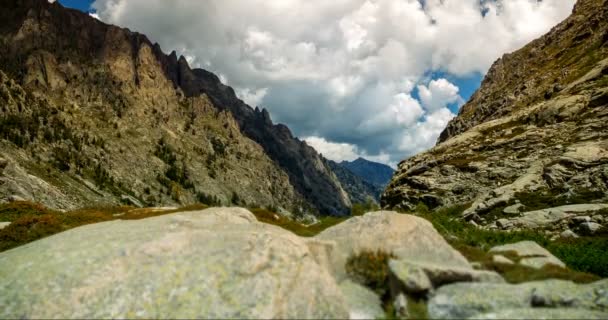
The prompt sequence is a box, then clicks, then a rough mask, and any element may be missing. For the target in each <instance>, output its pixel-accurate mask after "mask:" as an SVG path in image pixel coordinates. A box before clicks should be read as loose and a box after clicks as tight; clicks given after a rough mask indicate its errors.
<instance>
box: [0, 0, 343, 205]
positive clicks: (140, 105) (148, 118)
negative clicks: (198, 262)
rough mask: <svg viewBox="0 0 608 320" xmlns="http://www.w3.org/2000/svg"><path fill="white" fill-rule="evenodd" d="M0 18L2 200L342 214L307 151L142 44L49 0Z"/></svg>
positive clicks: (229, 95) (205, 77)
mask: <svg viewBox="0 0 608 320" xmlns="http://www.w3.org/2000/svg"><path fill="white" fill-rule="evenodd" d="M0 20H1V21H2V27H0V92H1V93H2V94H0V121H2V122H1V123H0V128H2V130H1V131H2V132H1V133H0V145H1V148H2V150H3V157H5V158H6V160H8V161H9V162H10V163H11V164H12V165H13V167H12V168H13V169H14V170H12V171H11V170H9V171H8V172H5V176H7V179H8V180H10V182H9V183H10V186H8V187H7V190H0V191H1V194H0V198H2V197H10V196H12V195H17V196H20V197H23V198H26V199H28V200H35V201H41V202H43V203H44V204H46V205H47V206H50V207H53V208H61V209H66V208H73V207H78V206H82V205H83V203H86V204H90V203H100V204H106V205H110V204H118V203H121V199H125V197H131V198H130V199H136V200H137V202H139V203H142V204H144V205H149V206H150V205H175V204H179V203H182V204H188V203H192V202H195V201H197V200H198V198H201V199H203V200H205V201H206V202H214V203H216V202H223V203H224V204H227V203H230V202H231V200H233V198H234V199H235V200H239V201H236V202H237V204H244V203H247V204H248V205H252V204H256V205H264V206H272V207H282V208H283V209H286V210H288V211H295V212H296V213H297V212H299V211H316V212H319V213H321V214H326V215H345V214H347V213H348V212H349V207H350V199H349V196H348V194H347V193H346V192H345V191H344V190H343V188H342V187H341V185H340V182H339V181H338V179H337V178H336V177H335V175H334V174H333V172H332V171H331V169H330V168H328V166H327V165H326V164H325V160H324V159H323V158H322V157H321V156H320V155H319V154H318V153H317V152H316V151H315V150H314V149H313V148H312V147H310V146H308V145H306V143H305V142H303V141H300V140H298V139H297V138H295V137H293V136H292V134H291V132H290V130H289V129H288V128H287V127H286V126H284V125H280V124H273V122H272V120H271V119H270V115H269V113H268V112H267V111H266V110H259V109H257V108H256V109H253V108H251V107H249V106H248V105H246V104H245V103H244V102H243V101H241V100H239V99H238V98H237V96H236V95H235V92H234V90H233V89H232V88H230V87H228V86H226V85H224V84H222V83H221V81H220V80H219V78H218V77H217V76H215V75H214V74H212V73H210V72H208V71H205V70H201V69H191V68H190V67H189V65H188V63H187V61H186V59H185V58H184V57H179V58H178V57H177V54H176V53H175V52H173V53H171V54H170V55H165V54H164V53H163V52H162V50H161V48H160V46H159V45H158V44H154V43H152V42H151V41H150V40H148V38H147V37H146V36H144V35H141V34H138V33H135V32H131V31H130V30H128V29H123V28H119V27H116V26H111V25H107V24H104V23H102V22H101V21H98V20H97V19H94V18H92V17H89V16H88V15H87V14H86V13H83V12H80V11H77V10H71V9H66V8H63V7H62V6H61V5H60V4H59V3H58V2H54V3H49V1H46V0H6V1H2V2H1V3H0ZM14 172H24V173H25V174H26V175H29V176H33V177H36V178H38V180H41V181H38V180H37V179H29V178H28V177H27V176H26V177H24V176H23V175H20V174H17V175H13V174H12V173H14ZM8 180H7V181H8ZM39 183H43V184H44V183H46V184H48V185H49V188H47V189H48V190H51V191H52V192H51V193H52V194H46V193H45V192H44V191H40V190H38V188H37V186H38V185H39ZM52 199H58V200H57V201H55V200H52ZM129 202H131V201H129ZM238 202H240V203H238Z"/></svg>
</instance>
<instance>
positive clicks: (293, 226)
mask: <svg viewBox="0 0 608 320" xmlns="http://www.w3.org/2000/svg"><path fill="white" fill-rule="evenodd" d="M249 210H250V211H251V212H252V213H253V214H254V215H255V216H256V218H257V219H258V221H260V222H264V223H268V224H272V225H275V226H279V227H281V228H283V229H286V230H289V231H291V232H293V233H295V234H297V235H298V236H301V237H314V236H316V235H317V234H319V233H321V232H322V231H323V230H325V229H327V228H329V227H332V226H335V225H337V224H339V223H341V222H344V221H346V220H347V218H337V217H323V218H320V220H319V222H318V223H315V224H313V225H310V226H305V225H303V224H301V223H299V222H297V221H293V220H291V219H289V218H288V217H285V216H283V215H280V214H278V213H275V212H272V211H270V210H268V209H263V208H254V209H249Z"/></svg>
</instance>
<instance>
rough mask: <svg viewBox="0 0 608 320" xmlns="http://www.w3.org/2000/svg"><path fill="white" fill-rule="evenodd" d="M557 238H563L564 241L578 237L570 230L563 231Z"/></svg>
mask: <svg viewBox="0 0 608 320" xmlns="http://www.w3.org/2000/svg"><path fill="white" fill-rule="evenodd" d="M559 236H560V237H561V238H564V239H569V238H578V235H577V234H576V233H574V231H572V230H570V229H568V230H564V231H563V232H562V233H560V234H559Z"/></svg>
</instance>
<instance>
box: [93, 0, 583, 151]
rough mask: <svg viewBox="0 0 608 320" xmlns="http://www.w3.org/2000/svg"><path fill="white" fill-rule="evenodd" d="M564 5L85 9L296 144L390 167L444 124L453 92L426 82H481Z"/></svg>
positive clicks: (111, 1) (561, 13)
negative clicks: (266, 118)
mask: <svg viewBox="0 0 608 320" xmlns="http://www.w3.org/2000/svg"><path fill="white" fill-rule="evenodd" d="M574 2H575V0H543V1H538V0H486V1H479V0H459V1H444V0H425V1H419V0H334V1H323V0H250V1H242V0H206V1H199V0H175V1H166V0H96V1H95V2H94V3H93V8H94V9H96V12H97V14H98V15H99V17H100V19H101V20H103V21H105V22H108V23H113V24H117V25H121V26H125V27H129V28H131V29H134V30H137V31H140V32H143V33H146V34H147V35H149V36H150V37H151V39H152V40H153V41H157V42H159V43H160V44H161V46H162V47H163V48H164V49H165V50H166V51H170V50H173V49H177V50H178V51H179V52H180V53H181V54H184V55H188V56H189V57H190V60H191V64H192V65H194V66H202V67H204V68H205V69H208V70H210V71H213V72H215V73H217V74H219V75H222V79H224V80H226V81H229V84H230V85H231V86H233V87H234V88H235V90H236V91H237V93H238V94H239V95H240V97H241V98H243V99H244V100H245V101H247V102H248V103H250V104H255V105H260V106H261V107H265V108H267V109H268V110H269V111H270V113H271V115H272V117H273V119H275V120H277V121H279V122H283V123H285V124H287V125H288V126H289V127H290V128H291V129H292V130H293V131H294V133H295V134H296V135H298V136H300V137H320V138H323V139H324V140H325V141H331V143H338V144H340V145H341V144H346V145H352V146H354V147H356V149H355V151H356V153H358V154H366V155H369V156H371V157H373V156H378V157H381V156H382V155H388V158H389V159H388V160H383V161H385V162H398V161H400V160H402V159H403V158H405V157H408V156H411V155H413V154H414V153H415V152H419V151H421V150H424V149H427V148H429V147H431V146H432V145H433V144H434V143H435V138H436V136H438V134H439V132H440V131H441V130H442V129H443V128H441V126H445V124H446V122H447V121H446V119H448V118H449V117H453V116H454V115H453V114H452V112H450V110H448V109H446V108H445V107H446V106H448V105H449V106H450V107H452V110H455V109H454V108H453V106H459V105H461V104H462V98H461V97H460V95H459V92H461V90H459V88H458V87H457V86H456V85H455V84H454V83H450V82H448V81H447V80H445V79H429V74H431V75H432V74H435V73H436V72H441V73H442V74H445V75H446V77H449V78H457V77H465V76H469V75H472V74H484V73H485V72H486V71H487V69H488V68H489V66H490V65H491V64H492V62H493V61H495V60H496V59H497V58H499V57H500V56H502V55H503V54H504V53H507V52H510V51H513V50H516V49H518V48H519V47H521V46H523V45H524V44H526V43H527V42H529V41H531V40H533V39H534V38H536V37H538V36H540V35H542V34H543V33H545V32H547V31H548V30H549V29H550V28H551V27H552V26H554V25H555V24H557V23H558V22H559V21H560V20H562V19H564V18H565V17H567V15H568V14H569V13H570V12H571V10H572V7H573V5H574ZM416 93H417V94H418V95H416ZM416 97H419V99H420V100H419V101H418V100H417V99H416ZM331 150H332V151H330V152H335V153H336V155H343V154H346V153H341V152H344V150H343V149H339V148H338V149H331ZM320 151H321V150H320ZM324 154H325V155H326V156H328V157H331V155H330V154H329V153H328V152H327V151H326V152H324ZM385 158H386V157H385ZM385 158H382V157H381V159H385Z"/></svg>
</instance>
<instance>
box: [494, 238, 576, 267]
mask: <svg viewBox="0 0 608 320" xmlns="http://www.w3.org/2000/svg"><path fill="white" fill-rule="evenodd" d="M489 253H497V254H500V253H511V254H515V255H517V256H518V257H520V258H521V260H520V261H519V263H520V264H522V265H526V266H529V267H532V268H535V269H540V268H542V267H544V266H545V265H548V264H552V265H556V266H559V267H562V268H565V267H566V265H565V264H564V263H563V262H562V261H560V260H559V259H558V258H557V257H555V256H554V255H552V254H551V252H549V251H547V249H545V248H543V247H541V246H540V245H538V244H537V243H536V242H534V241H521V242H517V243H512V244H506V245H502V246H496V247H493V248H492V249H490V251H489Z"/></svg>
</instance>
